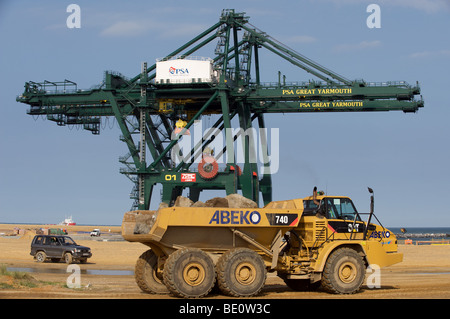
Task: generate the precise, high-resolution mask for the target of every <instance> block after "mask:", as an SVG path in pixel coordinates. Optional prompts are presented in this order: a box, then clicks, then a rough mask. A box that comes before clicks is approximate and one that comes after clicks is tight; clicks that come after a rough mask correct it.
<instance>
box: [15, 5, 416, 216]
mask: <svg viewBox="0 0 450 319" xmlns="http://www.w3.org/2000/svg"><path fill="white" fill-rule="evenodd" d="M248 20H249V18H248V17H247V16H245V13H236V12H235V11H234V10H229V9H227V10H223V12H222V15H221V17H220V20H219V22H217V23H216V24H214V25H213V26H212V27H210V28H209V29H207V30H206V31H204V32H203V33H201V34H199V35H198V36H197V37H195V38H194V39H192V40H191V41H189V42H187V43H186V44H184V45H182V46H181V47H179V48H178V49H176V50H175V51H173V52H172V53H170V54H169V55H167V56H166V57H165V58H163V59H161V60H159V61H158V62H156V63H155V64H153V65H152V66H150V67H148V66H147V64H146V63H143V64H142V72H141V73H140V74H138V75H136V76H135V77H133V78H131V79H130V78H126V77H125V76H123V75H121V74H119V73H113V72H105V77H104V82H103V83H102V84H100V85H98V86H97V87H95V88H92V89H90V90H80V89H78V87H77V84H76V83H75V82H72V81H69V80H64V81H62V82H50V81H44V82H41V83H37V82H32V81H29V82H26V83H25V91H24V92H23V94H22V95H20V96H19V97H18V98H17V101H19V102H22V103H26V104H29V105H30V109H29V110H28V112H27V113H28V114H30V115H43V116H46V117H47V118H48V119H49V120H51V121H54V122H56V124H57V125H60V126H64V125H82V126H83V128H84V129H86V130H89V131H91V132H92V133H93V134H99V133H100V126H101V125H100V124H101V118H102V117H114V118H115V120H116V121H117V123H118V125H119V127H120V129H121V131H122V136H121V137H120V139H121V140H122V141H124V142H125V143H126V145H127V147H128V151H129V152H128V154H127V155H125V156H123V157H121V158H120V159H119V161H120V162H121V163H123V164H124V165H125V168H123V169H121V170H120V172H121V173H123V174H125V175H126V176H128V177H129V178H130V180H131V181H132V182H133V183H134V185H135V186H134V188H133V192H132V195H131V198H132V199H134V202H133V206H132V209H149V208H150V201H151V198H152V191H153V189H154V186H155V185H157V184H162V198H161V200H162V202H166V203H167V204H169V205H171V204H173V202H174V201H175V199H176V198H177V196H179V195H181V194H182V192H183V190H184V189H189V197H190V199H192V200H193V201H197V200H198V198H199V195H200V192H201V191H202V190H206V189H219V190H225V191H226V193H227V194H231V193H237V192H238V191H241V192H242V195H243V196H245V197H247V198H249V199H252V200H254V201H256V202H259V200H258V199H259V195H260V193H261V195H262V198H263V201H264V204H266V203H268V202H270V201H271V200H272V181H271V174H270V169H269V165H270V163H269V162H270V161H269V151H268V148H267V147H263V148H262V149H263V151H262V157H263V161H262V164H261V163H260V164H259V166H260V167H259V168H262V169H259V170H258V163H256V162H255V161H254V160H252V154H253V155H254V154H255V152H256V151H255V147H256V143H255V136H253V135H252V134H248V132H249V129H250V130H252V129H254V128H255V129H256V127H258V128H259V129H260V130H259V131H258V132H260V136H259V138H260V140H261V141H262V144H263V145H266V144H265V142H266V139H267V136H265V130H264V128H265V127H266V126H265V120H264V114H265V113H303V112H366V111H393V110H401V111H404V112H416V111H417V110H418V109H419V108H420V107H423V105H424V103H423V100H422V98H421V97H420V99H415V96H416V95H419V94H420V88H419V85H418V84H416V85H415V86H412V85H409V84H408V83H406V82H403V81H401V82H384V83H368V82H365V81H364V80H354V81H350V80H348V79H346V78H345V77H343V76H341V75H339V74H336V73H335V72H333V71H331V70H329V69H327V68H325V67H323V66H321V65H319V64H317V63H316V62H314V61H312V60H311V59H309V58H307V57H305V56H303V55H302V54H300V53H298V52H296V51H294V50H292V49H290V48H289V47H287V46H286V45H284V44H282V43H280V42H279V41H277V40H275V39H274V38H272V37H270V36H269V35H267V34H266V33H264V32H262V31H261V30H259V29H258V28H256V27H255V26H253V25H251V24H250V23H249V22H248ZM213 40H216V41H217V46H216V50H215V57H214V59H209V60H208V59H204V61H200V62H205V61H206V63H203V64H202V66H201V67H202V68H203V67H205V65H206V67H207V68H209V71H207V72H206V74H207V76H206V78H205V77H202V76H203V75H204V74H205V72H203V74H202V75H201V77H197V75H196V74H192V73H195V72H192V71H193V70H194V69H193V68H196V66H195V65H193V64H190V65H189V67H190V68H191V70H190V72H189V69H188V68H187V67H183V66H182V63H183V62H186V63H187V62H189V61H195V59H193V56H192V55H193V53H195V52H196V51H197V50H199V49H200V48H202V47H204V46H206V45H207V44H209V43H210V42H212V41H213ZM261 48H265V49H267V50H269V51H271V52H273V53H274V54H276V55H278V56H279V57H280V58H282V59H284V60H286V61H288V62H290V63H292V64H293V65H295V66H296V67H298V68H300V69H303V70H304V71H306V72H308V73H310V74H312V75H313V76H315V77H317V80H309V81H305V82H297V83H286V80H285V77H284V76H281V73H279V74H278V82H275V83H263V82H261V81H260V61H259V51H260V49H261ZM158 68H160V70H158ZM158 71H159V72H160V74H158ZM194 71H195V70H194ZM208 72H209V73H208ZM251 75H252V76H254V78H251ZM171 76H172V78H171ZM177 76H178V77H177ZM211 114H217V115H216V116H215V118H217V121H215V123H214V124H213V125H212V129H210V130H208V131H207V132H204V134H203V136H202V138H201V139H200V140H199V141H198V142H196V143H194V144H195V145H193V146H192V148H191V149H190V151H188V152H183V153H182V154H181V151H180V148H179V142H180V139H181V138H187V137H186V133H188V132H189V128H192V127H193V124H194V123H195V122H196V121H198V120H200V118H201V117H202V116H204V115H211ZM236 116H237V119H238V121H239V125H240V128H241V129H242V130H233V127H232V124H231V121H232V119H233V118H235V117H236ZM261 129H262V130H261ZM217 132H223V133H224V134H223V135H224V136H225V146H224V147H223V149H222V150H221V151H220V152H219V154H214V153H213V152H211V151H210V150H209V149H208V145H210V144H211V142H213V141H214V139H215V137H216V136H217ZM239 136H241V137H242V141H243V142H242V143H243V146H244V155H245V156H244V160H243V161H242V162H241V163H239V164H240V166H239V165H237V164H238V163H236V153H235V151H237V150H236V148H237V147H236V144H237V142H236V139H237V138H238V137H239ZM174 154H175V155H174ZM149 155H150V156H151V158H152V159H151V160H150V158H149ZM180 155H181V156H182V157H183V160H178V161H177V160H176V159H177V158H179V157H180ZM222 155H226V160H225V162H226V163H224V164H223V165H222V166H223V167H221V168H219V165H218V163H217V160H218V156H222ZM177 156H178V157H177Z"/></svg>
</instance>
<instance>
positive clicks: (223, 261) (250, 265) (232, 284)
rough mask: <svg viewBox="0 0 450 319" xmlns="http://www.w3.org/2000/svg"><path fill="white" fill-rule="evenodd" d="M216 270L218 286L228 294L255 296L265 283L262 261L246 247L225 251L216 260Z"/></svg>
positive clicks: (264, 267) (264, 268)
mask: <svg viewBox="0 0 450 319" xmlns="http://www.w3.org/2000/svg"><path fill="white" fill-rule="evenodd" d="M216 272H217V281H218V284H219V288H220V290H221V291H222V292H223V293H224V294H225V295H228V296H233V297H251V296H255V295H257V294H259V292H260V291H261V289H262V288H263V287H264V284H265V283H266V275H267V271H266V266H265V264H264V261H263V260H262V258H261V256H259V255H258V254H257V253H256V252H254V251H253V250H250V249H248V248H236V249H232V250H229V251H227V252H226V253H225V254H223V255H222V256H221V257H220V258H219V260H218V261H217V265H216Z"/></svg>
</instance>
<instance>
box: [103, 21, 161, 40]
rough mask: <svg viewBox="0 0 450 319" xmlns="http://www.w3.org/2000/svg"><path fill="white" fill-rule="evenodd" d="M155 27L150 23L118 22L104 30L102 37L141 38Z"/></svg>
mask: <svg viewBox="0 0 450 319" xmlns="http://www.w3.org/2000/svg"><path fill="white" fill-rule="evenodd" d="M153 27H154V26H152V25H151V24H149V23H148V22H138V21H118V22H115V23H114V24H112V25H110V26H109V27H107V28H105V29H103V30H102V31H101V32H100V35H102V36H107V37H129V36H139V35H142V34H144V33H146V32H147V31H150V30H151V29H152V28H153Z"/></svg>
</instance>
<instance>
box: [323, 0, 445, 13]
mask: <svg viewBox="0 0 450 319" xmlns="http://www.w3.org/2000/svg"><path fill="white" fill-rule="evenodd" d="M322 1H324V2H333V3H334V4H336V5H338V6H343V5H361V3H367V5H369V4H371V3H376V4H378V5H380V7H381V10H383V6H387V7H388V6H389V7H394V6H395V7H403V8H412V9H416V10H420V11H424V12H427V13H439V12H441V11H450V0H376V1H374V0H322Z"/></svg>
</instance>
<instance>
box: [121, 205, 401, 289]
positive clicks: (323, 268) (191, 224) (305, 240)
mask: <svg viewBox="0 0 450 319" xmlns="http://www.w3.org/2000/svg"><path fill="white" fill-rule="evenodd" d="M372 199H373V197H372ZM318 202H320V205H316V203H318ZM370 217H372V214H370ZM370 217H369V220H370ZM367 224H368V223H367V222H364V221H362V219H361V214H359V213H358V212H357V211H356V209H355V207H354V205H353V203H352V201H351V199H350V198H348V197H334V196H317V197H314V198H313V197H312V196H311V197H306V198H303V199H293V200H287V201H278V202H271V203H269V204H268V205H266V206H265V207H264V208H229V207H226V208H221V207H168V208H162V209H159V210H158V211H131V212H127V213H126V214H125V216H124V219H123V224H122V235H123V237H124V238H125V239H126V240H128V241H131V242H140V243H143V244H145V245H147V246H149V248H150V249H149V250H148V251H146V252H145V253H143V254H142V255H141V256H140V258H139V259H138V261H137V263H136V268H135V276H136V282H137V284H138V286H139V287H140V288H141V289H142V290H143V291H145V292H148V293H158V294H163V293H172V294H174V295H176V296H179V297H185V298H189V297H193V298H196V297H203V296H206V295H207V294H208V293H209V292H210V291H211V290H212V288H213V287H214V286H215V285H217V286H218V287H219V289H220V290H221V291H222V292H223V293H224V294H226V295H229V296H236V297H246V296H254V295H257V294H258V293H259V292H260V291H261V289H262V288H263V286H264V284H265V281H266V275H267V272H273V271H276V272H277V275H278V276H279V277H280V278H282V279H283V280H284V281H285V283H286V284H287V285H288V286H289V287H290V288H292V289H295V290H303V289H311V288H316V287H320V286H321V287H322V288H323V289H325V290H326V291H328V292H331V293H340V294H348V293H355V292H357V291H358V290H359V289H360V287H361V285H362V284H363V281H364V278H365V273H366V269H367V267H368V266H369V265H376V266H378V267H385V266H389V265H392V264H395V263H399V262H401V261H402V257H403V256H402V254H400V253H398V252H397V239H396V237H395V235H394V234H393V233H391V232H390V231H389V230H387V229H385V228H383V227H382V226H379V225H375V224H371V223H369V224H368V225H369V226H368V227H366V225H367Z"/></svg>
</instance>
